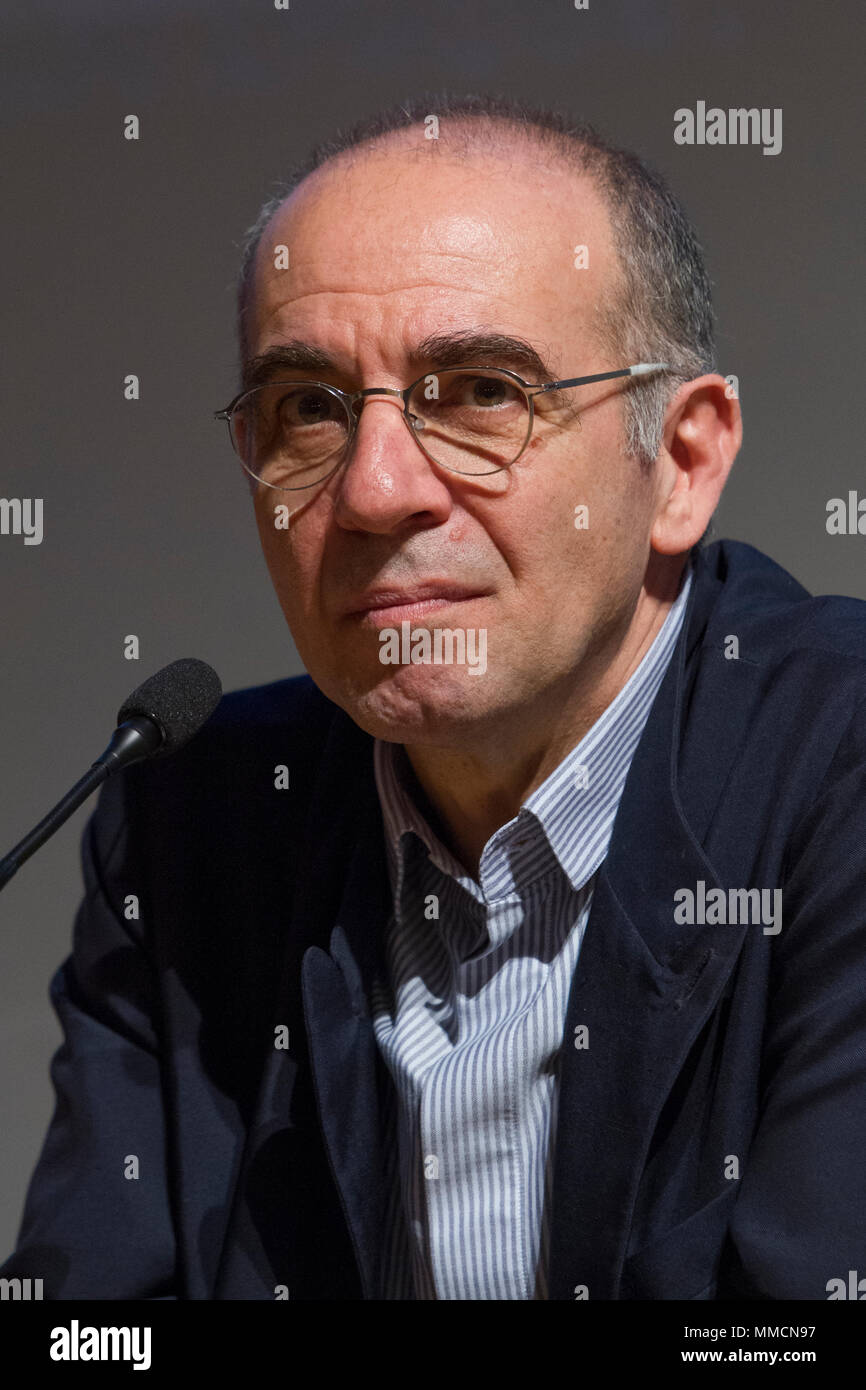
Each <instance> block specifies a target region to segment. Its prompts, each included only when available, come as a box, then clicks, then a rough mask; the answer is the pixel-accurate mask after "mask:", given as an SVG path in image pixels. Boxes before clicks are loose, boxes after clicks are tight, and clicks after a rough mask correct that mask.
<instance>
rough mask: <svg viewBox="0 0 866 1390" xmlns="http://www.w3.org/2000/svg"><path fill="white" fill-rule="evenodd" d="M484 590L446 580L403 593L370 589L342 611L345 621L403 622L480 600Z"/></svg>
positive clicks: (407, 589) (412, 587)
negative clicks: (387, 620) (351, 618)
mask: <svg viewBox="0 0 866 1390" xmlns="http://www.w3.org/2000/svg"><path fill="white" fill-rule="evenodd" d="M487 592H488V591H487V590H481V589H477V588H473V587H472V586H470V585H466V584H455V583H452V582H449V581H447V580H428V581H426V582H425V583H423V584H413V585H411V587H407V588H404V589H398V588H396V587H395V588H384V587H383V588H380V589H370V590H368V592H367V593H366V594H362V595H361V596H360V597H359V598H357V599H353V600H352V602H351V603H350V604H349V605H348V607H346V608H345V609H344V616H345V617H359V618H363V617H367V616H369V617H370V618H372V619H374V620H375V619H382V620H384V619H389V620H393V621H395V622H399V621H400V620H401V619H404V618H409V619H411V618H413V617H421V616H423V614H424V613H427V612H433V611H434V610H435V609H437V608H446V607H448V606H449V605H450V604H453V603H463V602H465V601H466V600H468V599H473V598H482V597H484V595H485V593H487Z"/></svg>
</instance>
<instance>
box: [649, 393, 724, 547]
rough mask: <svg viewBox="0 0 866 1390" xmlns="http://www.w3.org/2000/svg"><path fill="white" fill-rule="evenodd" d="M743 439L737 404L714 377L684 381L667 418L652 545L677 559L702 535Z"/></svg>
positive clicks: (657, 468)
mask: <svg viewBox="0 0 866 1390" xmlns="http://www.w3.org/2000/svg"><path fill="white" fill-rule="evenodd" d="M742 440H743V419H742V414H741V412H740V402H739V401H738V400H737V398H736V396H735V395H734V394H733V392H732V391H731V389H730V386H729V384H728V382H727V381H726V380H725V378H724V377H723V376H720V375H719V374H718V373H717V372H713V373H708V374H707V375H706V376H699V377H696V378H695V380H694V381H687V382H685V383H684V384H683V385H682V386H681V387H680V389H679V390H678V391H677V392H676V394H675V395H674V397H673V398H672V400H671V402H670V405H669V406H668V409H667V412H666V414H665V425H664V431H663V435H662V443H661V446H660V448H659V452H658V457H657V458H656V463H655V471H656V475H657V478H658V502H657V510H656V516H655V521H654V523H653V528H652V531H651V532H650V544H651V546H652V548H653V550H655V551H657V552H658V553H659V554H661V555H680V554H682V553H683V552H684V551H687V550H689V549H690V548H691V547H692V546H693V545H695V544H696V543H697V542H698V541H699V540H700V538H701V536H702V535H703V534H704V531H705V530H706V528H707V526H708V524H709V521H710V517H711V516H712V515H713V512H714V511H715V510H716V507H717V506H718V502H719V498H720V497H721V495H722V490H723V489H724V486H725V483H726V482H727V480H728V474H729V473H730V471H731V467H732V465H733V462H734V459H735V458H736V456H737V453H738V452H739V448H740V445H741V443H742Z"/></svg>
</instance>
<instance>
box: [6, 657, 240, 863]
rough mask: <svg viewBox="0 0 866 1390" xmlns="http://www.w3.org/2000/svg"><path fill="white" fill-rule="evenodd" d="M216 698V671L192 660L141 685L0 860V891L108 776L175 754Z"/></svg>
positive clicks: (207, 716)
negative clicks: (79, 768)
mask: <svg viewBox="0 0 866 1390" xmlns="http://www.w3.org/2000/svg"><path fill="white" fill-rule="evenodd" d="M221 698H222V685H221V684H220V678H219V676H218V675H217V673H216V671H215V670H214V669H213V667H212V666H208V664H207V662H206V661H198V660H196V658H195V657H192V656H189V657H183V658H182V659H181V660H180V661H173V662H172V663H171V665H170V666H164V667H163V668H162V670H161V671H157V673H156V675H155V676H150V677H149V679H148V680H146V681H144V682H142V684H141V685H140V686H139V687H138V688H137V690H133V692H132V694H131V695H130V696H129V697H128V698H127V699H126V700H124V702H123V704H122V705H121V706H120V709H119V710H118V711H117V728H116V729H115V731H114V733H113V734H112V736H111V741H110V742H109V744H108V747H107V748H106V749H105V751H104V752H103V753H100V755H99V757H98V758H97V759H96V762H95V763H92V764H91V765H90V768H89V769H88V771H87V772H85V774H84V776H83V777H82V778H80V780H79V781H78V782H76V783H75V786H74V787H72V788H71V789H70V790H69V791H68V792H67V793H66V795H65V796H64V797H63V799H62V801H58V803H57V805H56V806H55V807H54V809H53V810H51V811H49V812H48V815H47V816H45V817H44V819H43V820H41V821H40V822H39V824H38V825H37V826H35V827H34V829H33V830H31V831H30V834H29V835H25V837H24V839H23V840H21V841H20V842H19V843H18V844H17V845H16V846H15V848H14V849H12V850H10V852H9V853H8V854H7V855H6V857H5V858H4V859H0V888H4V887H5V886H6V884H7V883H8V882H9V880H10V878H12V876H13V874H15V873H16V872H17V871H18V869H19V868H20V867H21V865H22V864H23V863H25V861H26V860H28V859H29V858H30V856H31V854H34V853H35V852H36V850H37V849H39V847H40V846H41V845H44V844H45V841H46V840H47V839H49V838H50V836H52V835H53V834H54V832H55V830H58V829H59V828H60V826H61V825H63V823H64V822H65V821H67V820H68V819H69V817H70V816H71V815H72V812H73V811H75V810H77V809H78V807H79V806H80V805H81V803H82V801H85V800H86V799H87V797H88V796H89V795H90V793H91V792H93V791H95V790H96V788H97V787H98V786H100V785H101V784H102V783H103V782H105V781H106V780H107V779H108V778H109V777H110V776H111V774H112V773H114V772H117V771H118V770H119V769H120V768H123V767H129V765H130V764H131V763H137V762H141V761H142V760H143V759H144V758H162V757H165V756H166V755H167V754H168V753H176V752H177V750H178V749H179V748H182V747H183V745H184V744H185V743H188V742H189V740H190V739H191V738H192V737H193V735H194V734H197V733H198V731H199V729H200V728H201V727H202V725H203V724H205V723H206V722H207V720H208V719H210V717H211V715H212V714H213V712H214V710H215V709H216V707H217V705H218V704H219V702H220V700H221Z"/></svg>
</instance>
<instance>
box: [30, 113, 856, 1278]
mask: <svg viewBox="0 0 866 1390" xmlns="http://www.w3.org/2000/svg"><path fill="white" fill-rule="evenodd" d="M431 117H435V119H431ZM428 137H430V138H428ZM303 173H304V177H302V178H300V179H299V180H297V181H296V183H295V185H294V186H293V188H292V189H291V191H290V192H289V193H288V194H287V195H286V196H281V197H280V198H278V199H276V200H273V201H272V202H271V203H270V204H268V205H267V206H266V208H265V209H264V210H263V213H262V216H261V217H260V218H259V221H258V222H257V224H256V225H255V226H254V227H253V228H252V229H251V233H250V237H249V241H248V248H247V255H246V258H245V264H244V270H243V274H242V282H241V295H240V334H241V350H242V359H243V374H242V382H241V392H240V393H239V396H238V397H236V399H235V400H234V401H233V402H232V403H231V404H230V406H229V407H227V409H226V410H225V411H224V412H221V415H222V417H223V418H226V419H227V420H228V421H229V426H230V431H231V437H232V441H233V443H234V445H235V448H236V449H237V451H238V453H239V455H240V457H241V461H242V462H243V464H244V467H245V468H246V469H247V473H248V475H249V480H250V488H251V491H252V495H253V502H254V506H255V513H256V518H257V522H258V526H259V531H260V535H261V540H262V544H263V547H264V552H265V555H266V558H267V562H268V565H269V569H270V573H271V576H272V579H273V583H274V587H275V589H276V592H277V595H278V597H279V600H280V603H281V605H282V608H283V611H284V613H285V616H286V619H287V622H288V625H289V627H290V629H291V633H292V636H293V638H294V640H295V642H296V644H297V647H298V650H299V652H300V654H301V657H302V659H303V661H304V663H305V665H306V667H307V670H308V671H309V673H310V677H311V678H312V679H310V678H309V677H305V678H302V679H299V680H292V681H284V682H278V683H276V684H275V685H271V686H266V687H261V688H258V689H255V690H250V691H245V692H240V693H238V694H235V695H231V696H228V697H227V698H226V699H225V700H224V701H223V704H222V706H221V708H220V710H219V711H218V713H217V715H216V716H215V717H214V718H213V720H212V721H211V722H210V723H209V724H208V726H207V727H206V728H205V729H204V730H203V731H202V733H201V734H200V735H199V736H198V737H197V738H196V739H194V740H193V741H192V743H190V744H189V745H188V747H187V748H186V749H185V750H184V751H183V752H182V753H180V754H178V755H177V756H176V757H174V758H173V759H169V760H166V761H165V762H164V763H155V764H153V765H152V766H148V765H143V766H141V767H139V768H134V769H132V770H131V771H130V772H128V773H126V774H124V776H123V778H121V779H117V780H116V781H115V782H114V783H110V784H108V785H107V786H106V787H105V789H104V790H103V792H102V796H101V801H100V806H99V809H98V811H97V813H96V815H95V817H94V818H93V820H92V822H91V824H90V826H89V828H88V831H87V835H86V840H85V873H86V881H87V896H86V899H85V902H84V904H83V906H82V908H81V910H80V914H79V917H78V919H77V923H76V933H75V942H74V949H73V953H72V955H71V957H70V958H69V960H68V961H67V962H65V964H64V966H63V967H61V969H60V970H59V971H58V974H57V976H56V978H55V980H54V982H53V985H52V998H53V1000H54V1004H55V1007H56V1008H57V1011H58V1014H59V1016H60V1018H61V1021H62V1023H63V1025H64V1028H65V1030H66V1038H67V1041H66V1044H65V1046H64V1048H62V1049H61V1050H60V1052H59V1053H58V1054H57V1056H56V1058H55V1060H54V1063H53V1071H52V1075H53V1079H54V1083H55V1086H56V1088H57V1092H58V1109H57V1111H56V1114H55V1117H54V1120H53V1121H52V1125H51V1128H50V1130H49V1134H48V1137H47V1140H46V1144H45V1148H44V1151H43V1154H42V1156H41V1158H40V1161H39V1164H38V1167H37V1169H36V1172H35V1174H34V1177H33V1180H32V1183H31V1187H30V1191H29V1194H28V1201H27V1206H26V1210H25V1213H24V1220H23V1224H22V1230H21V1235H20V1238H19V1243H18V1248H17V1251H16V1253H15V1254H14V1255H13V1256H12V1257H11V1258H10V1259H9V1260H8V1261H7V1263H6V1265H5V1266H4V1268H3V1273H4V1274H7V1275H10V1274H17V1275H20V1276H24V1275H27V1274H30V1275H31V1276H32V1277H42V1278H43V1280H44V1283H45V1294H46V1297H52V1298H70V1297H83V1298H141V1297H145V1298H187V1299H211V1298H216V1299H228V1298H246V1299H271V1298H284V1297H289V1298H292V1299H302V1300H303V1299H354V1298H366V1299H374V1298H380V1297H381V1298H388V1299H392V1298H393V1299H408V1298H416V1299H435V1298H440V1299H533V1298H541V1299H545V1298H549V1299H559V1300H562V1299H568V1300H573V1299H581V1300H582V1299H585V1298H589V1299H671V1298H688V1299H714V1298H728V1297H747V1298H774V1299H778V1298H786V1297H794V1298H804V1299H823V1298H826V1297H828V1295H830V1296H832V1294H831V1281H833V1280H834V1279H836V1278H837V1277H841V1278H846V1277H847V1272H848V1271H849V1270H850V1269H856V1268H858V1261H859V1263H860V1265H862V1260H863V1250H864V1248H866V1208H864V1202H863V1197H864V1178H863V1171H864V1169H863V1162H862V1154H863V1152H864V1148H866V1107H864V1101H866V934H864V931H863V930H862V911H863V909H862V903H863V889H864V888H866V874H864V845H866V834H864V832H866V797H864V795H863V793H864V787H866V781H864V769H866V723H864V719H863V708H864V704H863V701H864V698H866V661H864V656H866V606H864V605H863V604H862V603H858V602H856V601H854V600H848V599H841V598H837V599H811V598H810V597H809V595H808V594H807V593H806V591H805V590H804V589H803V588H802V587H801V586H800V585H799V584H798V583H797V582H796V581H795V580H794V579H793V578H792V577H791V576H790V575H788V574H786V573H785V572H784V571H783V570H782V569H780V568H779V567H778V566H777V565H775V564H774V563H773V562H772V561H771V560H769V559H768V558H767V557H765V556H763V555H761V554H760V553H759V552H757V551H755V550H753V549H752V548H750V547H748V546H744V545H740V544H737V543H733V542H722V543H716V544H714V545H712V546H709V547H703V546H702V544H701V541H702V538H703V537H704V533H705V531H706V529H707V527H708V524H709V522H710V519H711V517H712V515H713V512H714V509H715V507H716V504H717V502H718V499H719V496H720V494H721V491H722V489H723V487H724V484H725V481H726V479H727V476H728V472H729V470H730V468H731V465H732V463H733V461H734V458H735V456H736V454H737V451H738V448H739V445H740V440H741V420H740V410H739V405H738V402H737V400H736V399H735V397H734V396H733V393H731V392H730V391H729V390H728V389H727V385H726V382H725V379H724V378H723V377H722V376H720V375H719V374H718V373H717V372H716V371H715V369H714V363H713V356H712V326H711V310H710V297H709V288H708V281H707V277H706V272H705V270H704V267H703V263H702V260H701V254H700V251H699V248H698V246H697V243H696V241H695V238H694V236H693V234H692V232H691V230H690V228H689V225H688V223H687V221H686V219H685V217H684V215H683V213H682V211H681V209H680V208H679V206H678V205H677V203H676V201H675V200H674V199H673V197H672V195H671V194H670V193H669V192H668V191H667V190H666V189H665V187H664V186H663V185H662V184H661V182H660V181H659V180H658V179H657V178H655V177H654V176H652V175H650V174H649V173H648V172H647V171H646V169H645V168H644V167H643V166H642V165H641V164H640V163H639V162H638V161H637V160H636V159H635V158H634V157H633V156H630V155H628V154H626V153H623V152H621V151H616V150H614V149H612V148H611V147H609V146H607V145H606V144H605V143H604V142H603V141H602V140H601V139H600V138H599V137H597V136H596V135H595V133H594V132H592V131H591V130H589V129H588V128H580V129H578V130H576V131H574V132H570V130H569V127H568V126H567V123H566V122H564V121H562V120H557V118H555V117H553V116H549V115H546V114H544V113H538V112H527V111H526V110H525V109H524V108H520V107H517V106H516V105H513V104H509V103H506V102H497V101H493V100H477V99H468V100H464V101H459V100H458V101H449V102H443V103H440V104H439V105H438V106H437V107H436V108H435V109H432V110H429V111H428V107H427V106H425V104H424V103H418V104H417V105H415V106H411V105H410V106H409V107H407V108H405V109H404V110H403V111H402V112H397V113H386V114H385V116H383V117H381V118H379V119H378V120H377V121H374V122H372V123H368V124H367V125H365V126H363V127H360V128H359V129H358V130H356V131H355V132H352V133H350V135H349V136H347V137H344V138H343V139H342V141H341V142H338V143H337V144H335V145H333V146H330V147H326V148H325V150H324V151H319V152H317V154H316V155H314V156H313V159H312V161H311V162H310V164H309V165H308V166H307V168H306V169H305V170H304V171H303ZM635 369H636V370H635ZM554 383H555V384H554ZM410 387H411V388H412V389H411V390H409V388H410ZM543 387H549V388H550V389H547V390H544V389H539V388H543ZM130 894H132V895H135V898H136V901H137V902H138V903H139V905H140V906H139V916H138V917H136V916H135V915H134V914H133V915H132V920H129V918H130V913H129V911H128V909H127V908H126V904H127V903H128V900H129V895H130Z"/></svg>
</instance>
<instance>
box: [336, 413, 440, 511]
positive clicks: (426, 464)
mask: <svg viewBox="0 0 866 1390" xmlns="http://www.w3.org/2000/svg"><path fill="white" fill-rule="evenodd" d="M372 390H373V388H371V394H369V395H365V397H364V399H363V401H362V403H361V404H360V406H358V405H356V407H355V409H356V410H360V414H359V417H358V424H357V426H356V429H355V435H354V438H353V440H352V443H351V445H350V448H349V453H348V455H347V457H346V458H345V459H344V461H343V463H342V465H341V467H340V469H339V472H338V474H337V478H336V483H335V492H334V517H335V520H336V521H337V522H338V524H339V525H340V526H342V527H343V528H344V529H345V530H347V531H372V532H376V533H378V534H381V535H386V534H389V533H391V532H399V531H400V530H402V529H404V528H406V529H408V528H410V527H411V528H412V529H417V528H419V527H428V526H437V525H441V524H442V522H443V521H446V520H447V519H448V516H449V515H450V512H451V509H452V505H453V504H452V498H451V493H450V492H449V490H448V487H447V486H446V484H445V483H444V482H443V480H442V478H441V477H440V476H439V473H438V470H436V469H435V468H434V466H433V465H432V464H431V463H430V460H429V459H428V458H427V456H426V454H425V453H424V452H423V450H422V449H421V448H420V447H419V445H418V442H417V440H416V438H415V434H414V431H413V430H412V427H411V425H410V424H409V421H408V420H407V418H406V416H405V414H404V411H403V399H402V397H401V396H400V394H399V393H398V392H395V393H393V394H388V395H378V394H372ZM383 406H390V407H391V408H390V409H382V407H383ZM395 406H396V409H394V407H395Z"/></svg>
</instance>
